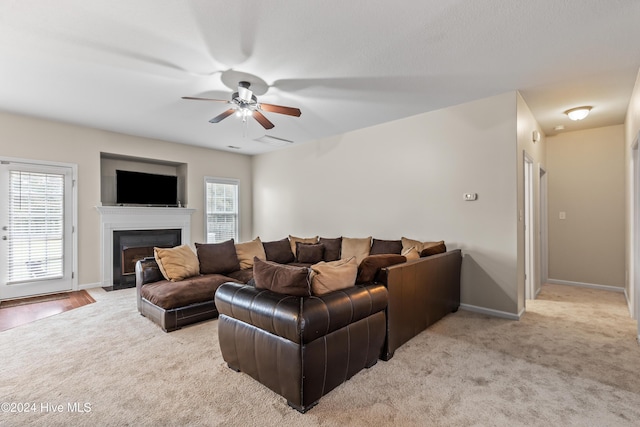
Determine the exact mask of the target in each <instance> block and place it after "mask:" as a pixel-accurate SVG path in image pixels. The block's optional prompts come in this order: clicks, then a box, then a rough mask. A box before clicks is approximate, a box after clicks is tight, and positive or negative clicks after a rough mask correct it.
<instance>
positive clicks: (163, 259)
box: [153, 245, 200, 282]
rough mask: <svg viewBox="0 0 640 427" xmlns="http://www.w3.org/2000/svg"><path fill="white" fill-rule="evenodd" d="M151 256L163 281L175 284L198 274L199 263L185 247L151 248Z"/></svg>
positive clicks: (188, 248)
mask: <svg viewBox="0 0 640 427" xmlns="http://www.w3.org/2000/svg"><path fill="white" fill-rule="evenodd" d="M153 256H154V257H155V258H156V262H157V263H158V267H159V268H160V271H161V272H162V275H163V276H164V278H165V279H167V280H171V281H172V282H177V281H179V280H183V279H186V278H187V277H193V276H197V275H198V274H200V263H199V262H198V256H197V255H196V253H195V252H193V249H191V248H190V247H189V246H187V245H180V246H176V247H175V248H153Z"/></svg>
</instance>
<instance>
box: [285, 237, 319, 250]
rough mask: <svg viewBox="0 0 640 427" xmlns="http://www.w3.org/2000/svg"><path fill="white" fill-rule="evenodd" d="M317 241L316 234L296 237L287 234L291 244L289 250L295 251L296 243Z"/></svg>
mask: <svg viewBox="0 0 640 427" xmlns="http://www.w3.org/2000/svg"><path fill="white" fill-rule="evenodd" d="M297 242H300V243H318V236H315V237H296V236H292V235H289V244H290V245H291V252H292V253H294V254H295V253H296V243H297Z"/></svg>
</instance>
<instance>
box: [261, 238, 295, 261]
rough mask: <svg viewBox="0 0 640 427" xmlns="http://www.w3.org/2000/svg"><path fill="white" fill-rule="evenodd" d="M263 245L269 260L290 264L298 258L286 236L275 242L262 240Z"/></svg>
mask: <svg viewBox="0 0 640 427" xmlns="http://www.w3.org/2000/svg"><path fill="white" fill-rule="evenodd" d="M262 246H264V253H265V255H266V257H267V261H273V262H278V263H280V264H288V263H290V262H293V261H295V259H296V257H295V256H294V255H293V252H291V245H289V239H287V238H286V237H285V238H284V239H282V240H276V241H273V242H262Z"/></svg>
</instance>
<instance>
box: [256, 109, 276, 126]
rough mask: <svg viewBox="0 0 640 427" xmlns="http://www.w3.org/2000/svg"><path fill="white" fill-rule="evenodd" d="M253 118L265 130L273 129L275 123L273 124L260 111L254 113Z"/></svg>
mask: <svg viewBox="0 0 640 427" xmlns="http://www.w3.org/2000/svg"><path fill="white" fill-rule="evenodd" d="M253 118H254V119H256V120H257V121H258V123H260V124H261V125H262V127H263V128H265V129H271V128H273V123H271V122H270V121H269V119H267V118H266V117H265V116H264V114H262V113H261V112H260V111H254V112H253Z"/></svg>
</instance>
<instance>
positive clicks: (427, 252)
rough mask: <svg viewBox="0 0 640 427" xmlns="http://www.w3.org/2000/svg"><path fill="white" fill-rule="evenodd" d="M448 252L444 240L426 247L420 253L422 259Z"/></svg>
mask: <svg viewBox="0 0 640 427" xmlns="http://www.w3.org/2000/svg"><path fill="white" fill-rule="evenodd" d="M445 252H447V246H446V245H445V244H444V240H441V241H439V242H435V243H434V244H433V245H429V246H425V248H424V249H422V251H421V252H420V257H427V256H431V255H437V254H443V253H445Z"/></svg>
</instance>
